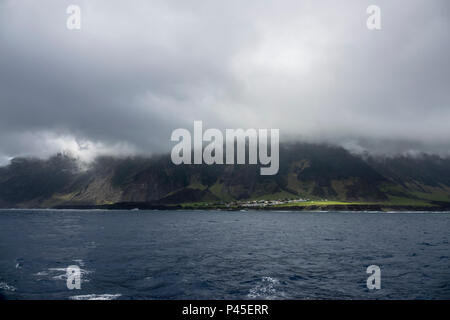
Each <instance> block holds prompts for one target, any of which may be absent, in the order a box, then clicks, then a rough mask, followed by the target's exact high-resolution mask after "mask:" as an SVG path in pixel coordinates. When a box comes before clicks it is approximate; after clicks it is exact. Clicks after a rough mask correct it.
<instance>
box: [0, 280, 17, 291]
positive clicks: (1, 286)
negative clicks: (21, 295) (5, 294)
mask: <svg viewBox="0 0 450 320" xmlns="http://www.w3.org/2000/svg"><path fill="white" fill-rule="evenodd" d="M0 290H5V291H16V290H17V288H16V287H14V286H11V285H9V284H7V283H6V282H0Z"/></svg>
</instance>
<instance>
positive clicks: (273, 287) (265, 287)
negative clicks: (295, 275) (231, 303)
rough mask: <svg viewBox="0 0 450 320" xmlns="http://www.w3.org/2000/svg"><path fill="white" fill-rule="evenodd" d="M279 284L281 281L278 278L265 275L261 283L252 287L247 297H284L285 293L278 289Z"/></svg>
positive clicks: (269, 298) (268, 298)
mask: <svg viewBox="0 0 450 320" xmlns="http://www.w3.org/2000/svg"><path fill="white" fill-rule="evenodd" d="M279 284H280V281H279V280H278V279H276V278H272V277H263V278H262V279H261V282H260V283H258V284H257V285H256V286H255V287H253V288H251V289H250V291H249V293H248V295H247V297H248V298H250V299H267V300H271V299H278V298H283V297H284V293H283V292H279V291H278V290H277V287H278V286H279Z"/></svg>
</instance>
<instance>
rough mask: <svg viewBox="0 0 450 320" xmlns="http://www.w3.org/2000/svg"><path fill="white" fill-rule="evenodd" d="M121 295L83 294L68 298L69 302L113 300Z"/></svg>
mask: <svg viewBox="0 0 450 320" xmlns="http://www.w3.org/2000/svg"><path fill="white" fill-rule="evenodd" d="M121 296H122V295H121V294H120V293H116V294H110V293H103V294H83V295H78V296H71V297H69V299H70V300H114V299H117V298H119V297H121Z"/></svg>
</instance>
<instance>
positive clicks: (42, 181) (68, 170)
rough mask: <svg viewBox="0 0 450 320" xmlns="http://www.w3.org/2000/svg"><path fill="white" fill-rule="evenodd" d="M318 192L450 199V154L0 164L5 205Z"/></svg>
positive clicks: (393, 199) (303, 147) (325, 150)
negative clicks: (267, 162) (266, 171)
mask: <svg viewBox="0 0 450 320" xmlns="http://www.w3.org/2000/svg"><path fill="white" fill-rule="evenodd" d="M299 198H301V199H311V200H314V199H315V200H324V199H327V200H329V201H331V200H336V201H352V202H373V203H390V204H392V205H395V204H399V205H400V204H408V205H410V204H415V205H417V206H427V205H432V204H439V205H442V204H443V203H447V202H448V203H450V159H447V158H442V157H440V156H437V155H427V154H423V155H416V156H414V157H411V156H398V157H372V156H365V157H364V156H360V155H355V154H352V153H350V152H349V151H347V150H345V149H344V148H341V147H334V146H329V145H323V144H322V145H321V144H306V143H297V144H282V145H281V146H280V171H279V173H278V174H277V175H274V176H261V175H260V172H259V165H211V166H208V165H179V166H176V165H174V164H172V162H171V160H170V156H169V155H159V156H154V157H109V156H103V157H99V158H97V159H95V161H94V162H92V163H91V164H90V165H89V166H88V167H87V168H80V163H79V161H78V160H76V159H74V158H73V157H70V156H68V155H63V154H58V155H55V156H53V157H51V158H49V159H48V160H42V159H32V158H16V159H13V160H12V161H11V163H10V164H9V165H8V166H5V167H1V168H0V206H1V207H5V208H6V207H17V208H20V207H28V208H50V207H57V206H92V205H108V204H115V203H124V202H131V203H153V204H166V205H167V204H169V205H170V204H182V203H198V202H204V203H229V202H233V201H248V200H258V199H259V200H261V199H264V200H274V199H299Z"/></svg>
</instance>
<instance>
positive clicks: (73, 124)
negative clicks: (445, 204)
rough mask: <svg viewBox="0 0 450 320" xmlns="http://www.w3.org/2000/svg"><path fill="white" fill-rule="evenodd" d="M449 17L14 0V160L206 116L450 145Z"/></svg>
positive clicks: (1, 105) (434, 10)
mask: <svg viewBox="0 0 450 320" xmlns="http://www.w3.org/2000/svg"><path fill="white" fill-rule="evenodd" d="M69 4H77V5H79V6H80V7H81V10H82V16H81V19H82V20H81V23H82V28H81V30H76V31H69V30H67V28H66V19H67V17H68V15H67V14H66V8H67V6H68V5H69ZM370 4H376V5H378V6H380V8H381V13H382V30H380V31H369V30H368V29H367V28H366V19H367V14H366V8H367V7H368V5H370ZM449 21H450V1H448V0H442V1H441V0H433V1H430V0H409V1H401V0H383V1H382V0H372V1H364V0H349V1H335V0H330V1H328V0H315V1H305V0H292V1H285V0H279V1H268V0H254V1H253V0H246V1H234V0H231V1H230V0H227V1H225V0H220V1H219V0H203V1H200V0H198V1H197V0H187V1H180V0H176V1H175V0H174V1H171V0H161V1H155V0H151V1H148V0H146V1H143V0H134V1H115V0H95V1H94V0H92V1H77V0H71V1H63V0H54V1H47V0H40V1H33V0H0V163H2V162H3V163H5V162H6V161H7V160H8V159H9V158H11V157H14V156H19V155H35V156H47V155H49V154H52V153H55V152H58V151H61V150H70V151H71V152H73V153H75V154H77V155H79V156H81V157H82V158H84V159H91V158H92V157H94V156H95V155H97V154H102V153H113V154H129V153H134V152H139V153H148V154H151V153H155V152H161V151H167V150H169V149H170V147H171V146H172V144H171V142H170V134H171V132H172V130H174V129H175V128H178V127H184V128H189V129H191V128H192V125H193V121H194V120H203V122H204V126H205V127H217V128H222V129H223V128H239V127H243V128H280V133H281V135H282V139H283V138H284V139H299V140H308V141H325V142H332V143H336V144H340V145H343V146H346V147H347V148H351V149H353V150H364V149H369V151H372V152H377V153H380V152H390V153H395V152H405V151H427V152H439V153H441V154H448V152H449V150H450V139H449V137H450V126H449V123H450V61H449V57H450V26H449ZM191 130H192V129H191Z"/></svg>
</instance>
